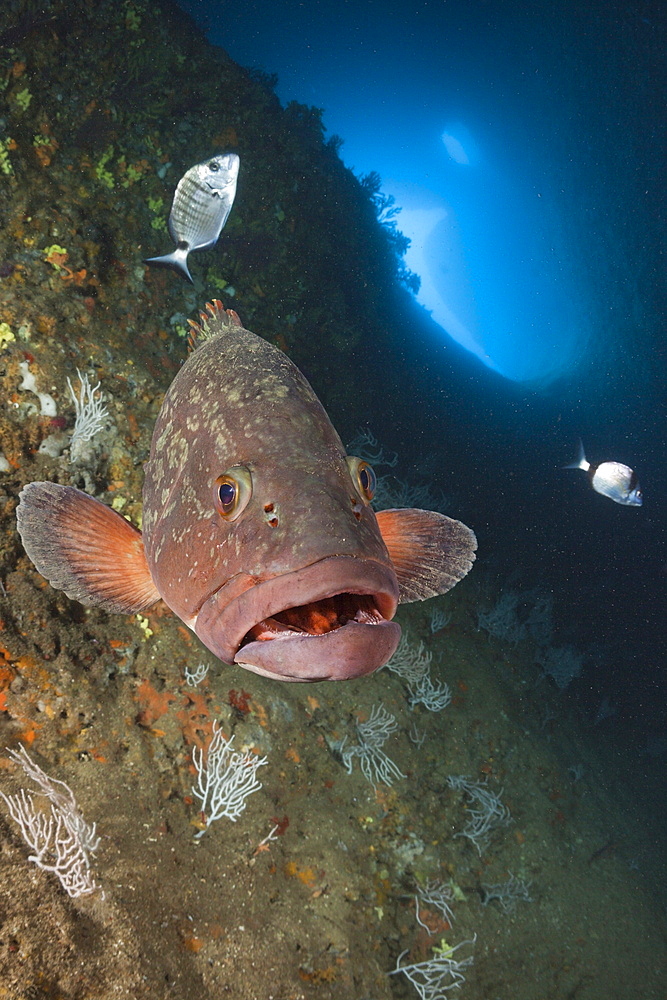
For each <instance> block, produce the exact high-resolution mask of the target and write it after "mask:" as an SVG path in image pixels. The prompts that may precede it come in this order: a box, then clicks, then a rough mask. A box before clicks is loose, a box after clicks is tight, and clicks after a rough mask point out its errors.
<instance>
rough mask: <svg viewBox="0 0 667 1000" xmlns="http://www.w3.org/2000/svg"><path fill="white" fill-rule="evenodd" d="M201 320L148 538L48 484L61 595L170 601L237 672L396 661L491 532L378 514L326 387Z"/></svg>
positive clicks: (211, 320) (230, 329) (51, 567)
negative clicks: (405, 626) (420, 619)
mask: <svg viewBox="0 0 667 1000" xmlns="http://www.w3.org/2000/svg"><path fill="white" fill-rule="evenodd" d="M192 326H193V346H194V351H193V353H192V354H191V355H190V357H189V358H188V360H187V361H186V363H185V364H184V365H183V367H182V369H181V370H180V372H179V373H178V375H177V376H176V378H175V379H174V381H173V382H172V384H171V386H170V387H169V389H168V391H167V394H166V396H165V400H164V403H163V405H162V409H161V410H160V414H159V416H158V420H157V423H156V425H155V429H154V432H153V441H152V445H151V454H150V458H149V461H148V462H147V463H146V467H145V482H144V493H143V500H144V505H143V532H139V531H138V530H137V529H136V528H134V527H133V526H132V525H130V524H129V523H128V522H127V521H126V520H125V519H124V518H122V517H121V516H120V515H119V514H117V513H116V512H115V511H113V510H111V509H110V508H109V507H107V506H106V505H105V504H103V503H101V502H100V501H98V500H96V499H95V498H93V497H90V496H88V495H87V494H85V493H82V492H81V491H80V490H77V489H75V488H74V487H71V486H62V485H59V484H57V483H48V482H44V483H40V482H37V483H30V484H28V485H27V486H26V487H25V488H24V489H23V491H22V492H21V502H20V504H19V506H18V510H17V520H18V529H19V532H20V534H21V538H22V540H23V544H24V547H25V549H26V552H27V553H28V555H29V556H30V558H31V559H32V561H33V563H34V564H35V566H36V567H37V569H38V570H39V572H40V573H41V574H42V575H43V576H45V577H46V579H47V580H48V581H49V582H50V583H51V584H52V585H53V586H54V587H57V588H59V589H61V590H64V592H65V593H66V594H67V595H68V596H69V597H71V598H73V599H75V600H77V601H80V602H81V603H83V604H86V605H90V606H97V607H101V608H104V609H105V610H107V611H112V612H119V613H125V614H129V613H134V612H136V611H140V610H144V609H146V608H149V607H150V606H151V605H152V604H154V603H155V602H156V601H157V600H159V599H160V598H162V599H163V600H164V601H165V603H166V604H167V605H168V606H169V607H170V608H171V609H172V611H174V612H175V613H176V614H177V615H178V616H179V617H180V618H181V619H182V620H183V621H184V622H185V624H186V625H188V626H189V627H190V628H191V629H193V630H194V631H195V632H196V634H197V635H198V636H199V638H200V639H201V640H202V642H203V643H205V645H206V646H208V648H209V649H210V650H211V651H212V652H213V653H215V655H216V656H218V657H219V658H220V659H221V660H222V661H223V663H230V664H231V663H238V664H240V665H242V666H244V667H247V668H248V669H249V670H253V671H254V672H255V673H258V674H264V675H266V676H270V677H275V678H277V679H279V680H291V681H298V680H311V681H312V680H343V679H345V678H350V677H359V676H361V675H363V674H367V673H370V672H371V671H373V670H376V669H377V668H378V667H380V666H382V664H384V663H386V662H387V660H388V659H389V658H390V657H391V655H392V653H393V652H394V650H395V649H396V646H397V645H398V640H399V638H400V631H401V630H400V628H399V626H398V625H397V624H396V623H395V622H393V621H392V620H391V619H392V618H393V616H394V613H395V611H396V606H397V604H398V603H399V602H408V601H417V600H423V599H425V598H427V597H433V596H435V595H437V594H443V593H445V592H446V591H447V590H449V589H450V588H451V587H453V586H454V584H455V583H457V582H458V581H459V580H460V579H461V578H462V577H463V576H465V574H466V573H467V572H468V570H469V569H470V567H471V566H472V561H473V559H474V557H475V556H474V553H475V548H476V541H475V536H474V535H473V533H472V531H470V529H469V528H466V526H465V525H463V524H461V523H460V522H459V521H455V520H452V518H449V517H445V515H444V514H439V513H436V512H433V511H423V510H415V509H407V510H389V511H381V512H379V513H378V514H376V513H375V512H374V511H373V509H372V507H371V500H372V497H373V490H374V486H375V477H374V474H373V471H372V469H371V468H370V466H369V465H368V464H367V463H366V462H365V461H362V460H361V459H359V458H355V457H353V456H348V455H346V454H345V450H344V448H343V445H342V444H341V441H340V438H339V437H338V435H337V433H336V431H335V430H334V428H333V426H332V424H331V422H330V420H329V418H328V416H327V414H326V412H325V410H324V408H323V407H322V405H321V404H320V402H319V400H318V399H317V397H316V396H315V394H314V392H313V390H312V389H311V387H310V385H309V384H308V382H307V381H306V379H305V378H304V377H303V375H302V374H301V372H300V371H299V370H298V369H297V368H296V367H295V366H294V364H292V362H291V361H290V360H289V358H288V357H287V356H286V355H285V354H284V353H283V352H282V351H280V350H278V348H277V347H274V346H273V345H272V344H270V343H268V342H267V341H266V340H263V339H262V338H261V337H257V336H255V334H253V333H250V331H248V330H245V329H244V328H243V327H242V325H241V322H240V320H239V318H238V316H237V315H236V313H234V312H231V311H225V310H224V309H223V308H222V305H221V303H219V302H214V303H213V304H211V305H209V306H207V312H206V313H204V314H202V317H201V323H199V324H192Z"/></svg>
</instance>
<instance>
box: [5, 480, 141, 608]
mask: <svg viewBox="0 0 667 1000" xmlns="http://www.w3.org/2000/svg"><path fill="white" fill-rule="evenodd" d="M20 498H21V502H20V503H19V505H18V508H17V511H16V518H17V521H18V529H19V534H20V536H21V540H22V542H23V546H24V548H25V550H26V552H27V553H28V555H29V556H30V558H31V560H32V561H33V563H34V564H35V566H36V568H37V570H38V571H39V572H40V573H41V574H42V576H43V577H46V579H47V580H48V581H49V583H50V584H51V586H52V587H55V588H56V589H57V590H64V591H65V593H66V594H67V596H68V597H71V598H72V600H75V601H80V602H81V604H86V605H88V606H94V607H98V608H104V610H105V611H115V612H117V613H120V614H131V613H132V612H134V611H143V610H144V609H145V608H149V607H150V606H151V604H155V602H156V601H158V600H159V599H160V594H159V593H158V591H157V590H156V588H155V584H154V583H153V580H152V578H151V574H150V570H149V569H148V563H147V562H146V556H145V554H144V546H143V543H142V540H141V532H140V531H137V529H136V528H135V527H133V526H132V525H131V524H130V523H129V521H126V520H125V518H124V517H121V516H120V514H117V513H116V511H114V510H111V508H110V507H107V506H106V505H105V504H103V503H100V501H99V500H96V499H95V498H94V497H91V496H88V494H87V493H82V491H81V490H76V489H74V487H73V486H59V485H58V484H57V483H29V484H28V486H26V487H25V488H24V489H23V490H22V491H21V494H20Z"/></svg>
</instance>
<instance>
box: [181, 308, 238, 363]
mask: <svg viewBox="0 0 667 1000" xmlns="http://www.w3.org/2000/svg"><path fill="white" fill-rule="evenodd" d="M205 308H206V312H201V313H199V323H195V321H194V320H192V319H189V320H188V323H189V325H190V336H189V337H188V348H189V350H191V351H196V350H197V348H198V347H199V346H200V344H203V343H204V342H205V341H207V340H211V339H212V338H213V337H217V336H218V334H220V333H224V332H229V331H230V330H233V329H234V327H238V326H243V323H242V322H241V320H240V317H239V314H238V313H237V312H234V310H233V309H225V307H224V306H223V304H222V302H221V301H220V299H213V301H212V302H207V303H206V307H205Z"/></svg>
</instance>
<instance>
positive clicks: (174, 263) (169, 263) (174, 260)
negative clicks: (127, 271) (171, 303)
mask: <svg viewBox="0 0 667 1000" xmlns="http://www.w3.org/2000/svg"><path fill="white" fill-rule="evenodd" d="M189 252H190V251H189V249H188V247H187V246H186V247H181V246H177V247H176V249H175V250H174V251H173V252H172V253H167V254H165V255H164V257H145V258H144V264H152V265H153V266H154V267H170V268H171V269H172V270H173V271H176V272H178V274H180V275H182V277H184V278H187V280H188V281H189V282H190V284H192V285H194V281H193V280H192V275H191V274H190V271H189V270H188V253H189Z"/></svg>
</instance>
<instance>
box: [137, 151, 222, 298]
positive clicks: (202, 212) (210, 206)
mask: <svg viewBox="0 0 667 1000" xmlns="http://www.w3.org/2000/svg"><path fill="white" fill-rule="evenodd" d="M239 164H240V160H239V158H238V156H237V155H236V153H223V154H221V155H220V156H214V157H213V158H212V159H210V160H205V161H204V162H203V163H197V164H196V165H195V166H194V167H190V169H189V170H188V171H187V173H185V174H184V175H183V177H181V179H180V181H179V182H178V186H177V187H176V191H175V193H174V201H173V203H172V206H171V213H170V215H169V232H170V234H171V237H172V239H173V240H174V242H175V243H176V249H175V250H174V251H173V252H172V253H170V254H165V256H163V257H149V258H148V259H147V260H146V263H147V264H156V265H157V266H158V267H173V268H174V269H175V270H176V271H178V272H179V273H180V274H182V275H183V276H184V277H186V278H187V279H188V280H189V281H192V276H191V274H190V271H189V270H188V255H189V254H190V253H192V251H193V250H207V249H209V247H212V246H214V244H215V243H217V241H218V237H219V236H220V233H221V232H222V230H223V227H224V225H225V223H226V221H227V219H228V217H229V213H230V212H231V210H232V205H233V204H234V198H235V196H236V182H237V180H238V174H239Z"/></svg>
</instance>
